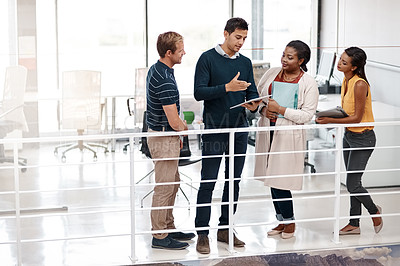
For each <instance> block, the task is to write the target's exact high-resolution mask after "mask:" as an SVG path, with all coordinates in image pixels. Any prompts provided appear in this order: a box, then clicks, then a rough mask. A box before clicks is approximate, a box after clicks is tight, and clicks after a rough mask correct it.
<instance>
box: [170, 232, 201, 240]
mask: <svg viewBox="0 0 400 266" xmlns="http://www.w3.org/2000/svg"><path fill="white" fill-rule="evenodd" d="M168 235H169V236H170V237H172V238H173V239H175V240H190V239H192V238H193V237H195V236H196V235H195V234H193V233H183V232H174V233H169V234H168Z"/></svg>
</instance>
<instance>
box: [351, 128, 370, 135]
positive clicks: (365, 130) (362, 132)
mask: <svg viewBox="0 0 400 266" xmlns="http://www.w3.org/2000/svg"><path fill="white" fill-rule="evenodd" d="M371 130H372V129H364V130H363V131H361V132H354V131H351V130H348V129H347V128H346V132H351V133H354V134H364V133H366V132H368V131H371Z"/></svg>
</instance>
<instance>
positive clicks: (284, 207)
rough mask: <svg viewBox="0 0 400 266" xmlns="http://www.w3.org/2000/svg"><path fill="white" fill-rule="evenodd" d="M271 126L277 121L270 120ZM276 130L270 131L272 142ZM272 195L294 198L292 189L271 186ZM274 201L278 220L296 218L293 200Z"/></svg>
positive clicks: (273, 197) (274, 196)
mask: <svg viewBox="0 0 400 266" xmlns="http://www.w3.org/2000/svg"><path fill="white" fill-rule="evenodd" d="M270 126H275V122H270ZM274 132H275V130H271V131H270V140H271V144H272V140H273V138H274ZM271 196H272V199H286V198H292V192H290V190H285V189H278V188H273V187H271ZM273 203H274V208H275V213H276V219H278V221H287V220H294V212H293V200H284V201H274V202H273Z"/></svg>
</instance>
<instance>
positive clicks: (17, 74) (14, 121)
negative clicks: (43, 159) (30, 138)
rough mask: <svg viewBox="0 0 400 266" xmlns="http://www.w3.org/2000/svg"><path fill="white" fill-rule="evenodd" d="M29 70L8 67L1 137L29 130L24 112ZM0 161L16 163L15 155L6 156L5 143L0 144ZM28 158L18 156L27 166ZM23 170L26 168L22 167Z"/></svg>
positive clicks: (0, 115) (1, 109)
mask: <svg viewBox="0 0 400 266" xmlns="http://www.w3.org/2000/svg"><path fill="white" fill-rule="evenodd" d="M27 73H28V70H27V69H26V68H25V67H23V66H10V67H7V69H6V75H5V82H4V92H3V101H2V102H1V104H0V138H4V137H5V136H6V135H7V134H8V133H11V132H13V131H14V130H22V131H24V132H27V131H28V125H27V123H26V118H25V114H24V96H25V88H26V78H27ZM0 163H14V157H10V156H6V155H5V151H4V145H3V144H0ZM26 163H27V159H25V158H18V164H19V165H22V166H26ZM21 171H22V172H25V171H26V168H21Z"/></svg>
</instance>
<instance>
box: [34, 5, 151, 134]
mask: <svg viewBox="0 0 400 266" xmlns="http://www.w3.org/2000/svg"><path fill="white" fill-rule="evenodd" d="M37 13H38V16H37V27H38V37H37V39H38V65H39V67H38V68H39V71H38V72H39V73H38V83H39V96H40V98H41V99H44V98H46V99H47V98H52V99H56V98H59V97H60V93H59V89H60V87H61V85H60V84H61V82H62V80H61V77H62V72H64V71H68V70H95V71H100V72H101V79H102V84H101V87H102V95H103V96H115V95H117V96H121V95H133V94H134V86H135V68H138V67H143V66H145V58H146V55H145V34H144V33H145V32H144V29H145V19H144V18H145V15H144V14H145V12H144V1H130V0H57V1H46V0H38V1H37ZM46 106H47V107H46ZM54 108H56V107H55V106H54V102H53V103H49V102H42V104H41V111H40V118H39V119H40V120H46V116H47V115H48V114H50V113H53V114H54V113H55V109H54ZM50 109H51V110H50ZM125 109H126V108H125ZM126 113H127V112H126ZM51 121H53V122H54V119H52V120H51ZM46 124H47V125H44V123H42V124H41V130H40V131H41V132H46V131H47V132H49V131H54V130H57V123H50V121H48V123H46Z"/></svg>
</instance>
